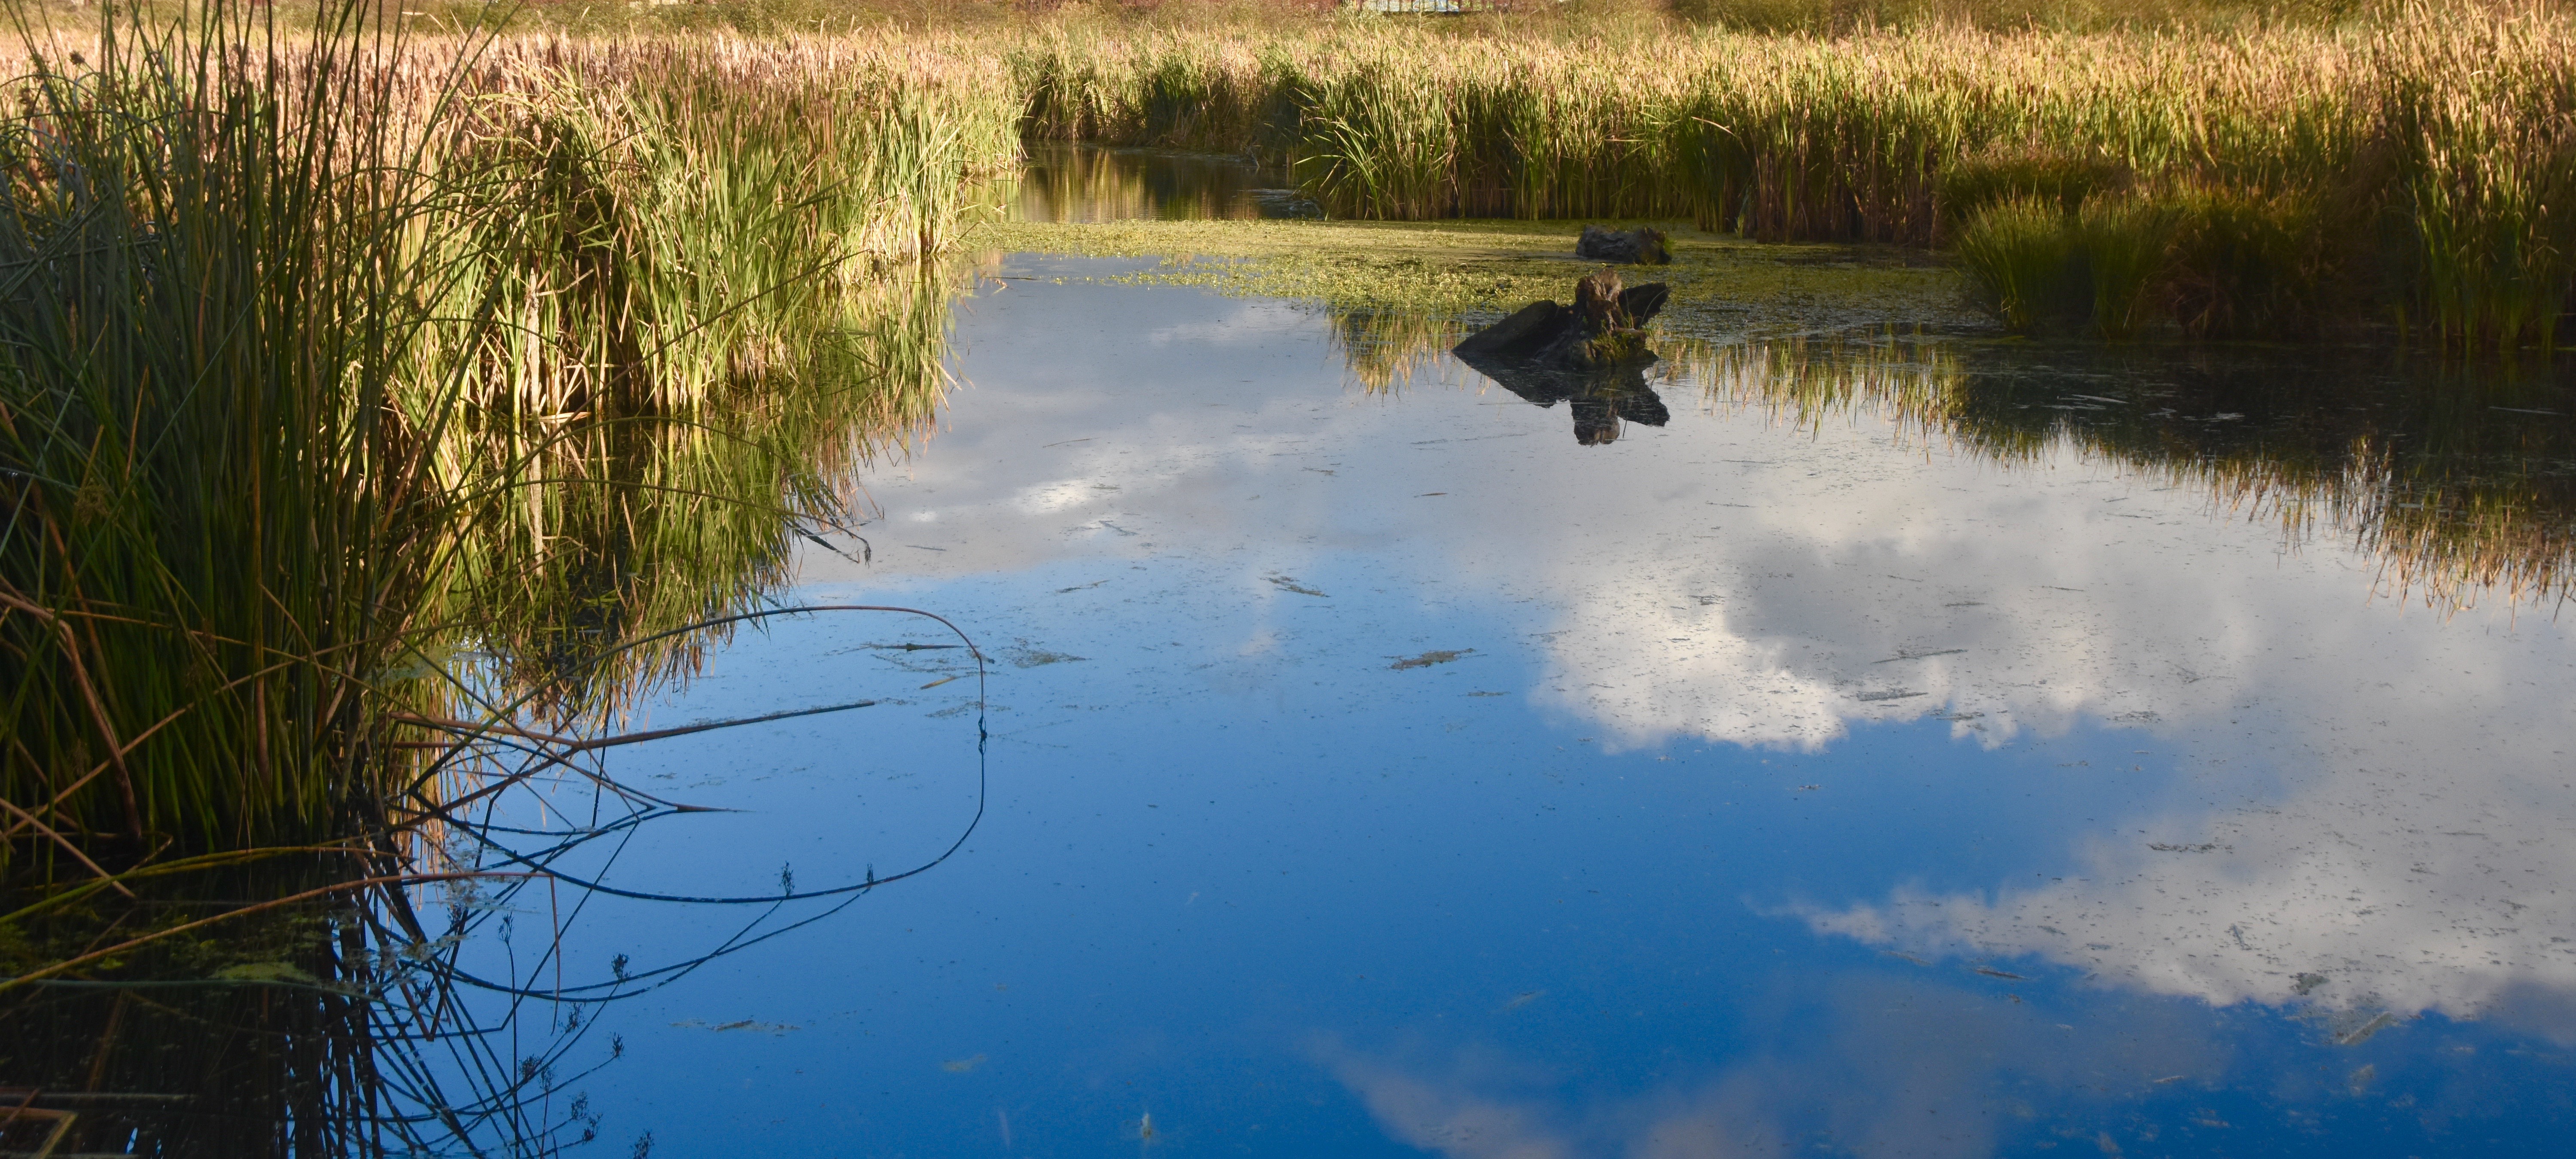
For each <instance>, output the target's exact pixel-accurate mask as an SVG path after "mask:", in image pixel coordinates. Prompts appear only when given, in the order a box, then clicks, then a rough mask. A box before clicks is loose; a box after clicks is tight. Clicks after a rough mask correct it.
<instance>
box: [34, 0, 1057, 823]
mask: <svg viewBox="0 0 2576 1159" xmlns="http://www.w3.org/2000/svg"><path fill="white" fill-rule="evenodd" d="M323 15H324V19H323V20H322V21H321V22H320V23H319V24H317V25H316V26H314V27H312V28H311V29H310V30H309V31H305V32H293V31H289V30H288V29H287V28H285V27H284V26H281V25H279V24H276V23H274V22H273V21H272V16H273V10H270V9H259V10H251V9H247V8H242V7H234V6H229V5H224V4H216V5H210V6H205V7H201V8H198V9H193V10H191V11H190V12H189V13H188V14H187V15H186V16H185V17H184V18H180V19H175V20H174V19H164V18H161V17H155V16H153V15H151V14H150V13H148V12H141V11H138V10H134V9H127V8H115V9H109V10H106V11H105V12H104V13H103V14H102V15H101V16H100V17H99V20H100V24H99V27H98V35H97V36H96V37H95V39H94V42H93V45H94V46H93V47H91V48H89V50H88V51H87V52H86V53H84V54H81V55H74V54H71V53H69V52H58V51H55V50H54V49H53V46H52V45H51V44H50V42H43V41H42V40H41V38H42V36H43V35H46V34H45V33H42V32H41V31H32V32H30V36H31V37H34V38H36V40H34V41H31V43H30V45H29V49H28V53H27V59H28V60H29V61H30V62H31V64H30V71H29V73H28V74H27V75H25V76H24V77H22V78H20V79H19V80H17V81H15V82H12V84H11V85H10V89H11V91H10V93H9V96H10V98H11V102H10V104H9V105H8V106H7V107H8V108H10V109H11V110H14V112H12V113H10V114H8V115H6V116H5V119H0V178H5V180H0V272H5V273H6V275H7V276H6V279H5V280H0V294H5V295H6V296H7V298H8V301H7V304H6V309H5V310H0V339H5V341H0V488H5V489H6V491H5V495H6V498H5V510H6V512H7V516H6V519H5V521H0V688H5V689H6V693H5V698H0V719H5V720H6V722H7V723H6V725H5V728H0V733H5V735H6V737H7V738H8V739H7V751H6V753H5V754H0V800H5V801H7V802H9V804H10V809H9V810H7V812H8V816H7V817H6V818H0V831H5V832H6V835H7V837H8V839H9V841H8V843H7V845H6V849H7V850H17V849H21V848H26V847H27V846H26V844H25V843H26V842H27V841H28V840H29V839H30V838H31V837H33V838H39V839H41V843H40V847H41V848H44V849H46V850H49V851H51V852H49V853H48V854H47V855H46V856H48V857H53V856H63V857H72V858H88V857H90V856H91V854H93V853H96V854H97V855H98V856H100V857H103V858H107V859H109V860H111V861H112V860H114V859H115V858H118V857H134V856H142V855H149V854H150V853H151V852H152V851H154V850H155V849H157V848H160V847H162V846H165V845H168V844H170V843H173V842H176V843H180V844H183V845H187V846H195V847H230V846H239V845H249V844H260V843H268V842H277V841H291V840H298V839H306V838H310V837H312V836H314V835H317V834H322V835H327V834H332V833H336V832H341V831H343V830H345V829H346V828H347V827H348V826H350V825H358V824H372V823H377V822H381V821H383V820H384V819H385V818H384V816H383V814H384V812H385V811H386V810H387V809H388V808H392V807H394V806H393V804H392V802H391V800H390V795H389V793H388V792H387V791H386V787H387V786H388V785H394V784H400V783H402V780H401V776H402V768H403V766H404V763H405V762H404V760H403V759H402V757H401V755H400V753H401V750H400V748H399V744H400V743H402V742H403V741H404V739H405V737H404V733H403V726H401V725H399V724H397V723H396V719H397V717H398V716H399V715H400V713H399V712H398V711H397V710H402V709H407V708H431V707H435V706H436V705H437V704H438V703H439V702H442V701H445V700H447V699H449V698H454V697H466V698H469V699H470V698H471V697H472V696H474V695H477V694H480V693H484V692H489V691H491V689H489V688H488V687H476V686H475V685H474V679H475V678H473V677H470V676H469V675H468V674H464V673H459V672H455V671H452V670H449V671H442V670H441V665H442V664H444V663H445V662H446V658H448V657H450V656H453V655H456V654H458V653H460V652H463V651H465V650H469V649H475V648H482V649H487V650H491V651H497V652H501V653H504V654H505V655H506V656H508V657H509V658H510V660H511V663H510V664H508V665H505V670H506V671H507V672H508V674H509V677H510V678H511V679H517V678H520V677H522V676H525V677H527V678H529V679H538V678H542V677H543V675H544V674H546V673H548V672H550V671H557V670H560V669H561V667H562V665H561V664H559V663H556V661H559V660H560V659H561V658H562V657H563V656H564V655H567V654H568V653H569V652H570V651H571V650H573V649H576V648H582V647H587V648H590V649H592V650H594V651H606V650H608V649H609V648H610V647H611V646H613V645H615V644H618V643H620V642H622V641H621V636H622V635H626V634H634V633H642V634H650V633H652V632H655V631H659V630H662V629H665V628H668V627H672V626H675V625H677V624H681V623H687V622H692V619H691V618H692V617H693V616H697V615H700V614H702V613H705V612H707V611H709V610H711V609H713V610H726V609H729V608H730V607H732V606H733V605H735V604H738V603H740V602H741V601H743V600H745V599H748V598H750V597H749V594H748V593H749V592H750V591H751V590H753V589H755V588H756V587H757V586H758V585H759V584H760V583H761V582H763V581H765V580H769V579H774V578H775V577H776V576H777V574H778V567H779V561H780V560H781V559H783V557H784V550H785V548H784V545H785V544H786V543H787V542H789V541H790V538H791V537H792V536H794V535H796V534H799V533H801V532H810V531H813V530H816V529H818V528H819V527H820V526H822V525H823V524H824V522H825V521H828V520H829V518H830V517H831V516H832V514H833V513H835V512H837V511H838V510H840V509H841V508H842V506H843V504H844V502H845V501H846V499H847V498H848V496H847V495H846V493H844V492H842V491H841V490H839V484H838V476H839V471H840V468H841V467H843V466H845V465H846V464H847V463H848V462H849V461H850V460H851V458H852V457H853V456H855V455H861V454H866V453H870V452H871V449H872V448H873V447H874V446H876V445H878V444H879V443H880V442H882V441H884V440H887V439H895V438H900V437H902V432H903V431H905V430H908V429H911V428H912V426H914V425H917V424H918V423H919V422H920V421H922V420H923V418H924V417H926V415H927V413H928V410H929V408H930V406H931V405H932V403H933V401H934V400H935V398H936V394H937V390H938V387H939V385H940V384H941V383H942V382H944V378H943V377H942V375H941V373H940V371H939V354H938V351H937V345H938V342H939V339H940V338H941V336H942V335H943V333H944V318H945V313H944V303H945V297H944V291H942V290H940V289H938V286H939V283H938V282H937V281H936V280H935V279H925V278H923V277H921V276H919V274H918V272H917V271H918V267H917V263H918V261H919V260H920V259H921V258H923V257H925V256H927V255H930V254H934V253H936V252H938V251H940V250H942V249H944V248H946V247H947V246H949V245H951V244H953V241H954V239H955V236H956V228H957V223H958V221H959V220H960V217H961V215H962V214H963V212H964V211H965V209H966V206H965V204H964V201H963V198H964V193H963V188H964V184H965V178H967V177H968V176H970V175H973V174H976V173H981V172H990V171H992V170H995V169H998V168H1000V167H1002V166H1005V165H1007V164H1008V163H1009V162H1010V161H1011V160H1012V159H1013V158H1014V157H1016V154H1017V142H1016V137H1015V134H1014V131H1013V130H1014V126H1015V121H1016V117H1017V115H1018V111H1019V104H1018V102H1017V101H1016V99H1014V98H1013V97H1012V96H1011V95H1010V94H1009V93H1008V92H1007V90H1006V89H1005V88H1003V87H1000V86H992V85H983V86H978V85H977V84H976V83H975V81H976V77H977V74H975V73H973V72H971V71H968V72H962V73H961V72H954V71H950V70H945V69H944V68H943V67H941V66H940V65H939V62H937V61H935V60H931V59H929V58H925V57H922V56H919V55H918V54H914V53H911V52H909V51H908V50H905V49H903V48H901V47H900V46H893V45H879V46H876V49H875V50H873V51H870V50H861V51H844V50H843V49H841V48H838V47H830V46H816V45H813V44H804V45H785V46H749V45H741V44H735V43H727V42H715V43H700V44H685V45H683V44H670V43H661V44H651V43H589V44H565V43H561V42H551V43H549V42H533V41H510V42H502V43H499V44H484V43H480V42H469V43H466V44H464V45H462V46H458V45H452V44H449V45H439V46H436V47H435V48H434V49H432V50H430V51H423V50H422V49H421V47H420V46H418V45H415V44H411V43H408V42H407V41H406V39H405V38H404V37H403V36H402V35H400V33H399V32H398V30H396V29H394V28H392V27H391V26H387V25H381V24H379V23H378V22H377V19H376V16H377V14H376V10H375V9H374V8H372V7H366V6H357V5H352V6H348V7H341V8H332V7H326V8H325V9H324V10H323ZM31 27H32V26H31ZM93 56H94V57H95V59H92V57H93ZM459 61H462V62H463V65H464V66H463V67H456V62H459ZM935 68H936V69H938V70H939V71H940V73H941V75H939V76H936V77H932V76H927V75H926V74H927V73H928V72H930V71H932V70H933V69H935ZM648 82H649V83H648ZM952 84H954V85H959V86H961V88H960V89H958V90H955V91H952V90H951V89H950V88H949V87H948V86H950V85H952ZM747 95H748V96H750V97H752V98H753V99H746V97H747ZM689 643H690V641H689V640H687V639H685V638H683V639H678V640H675V641H673V642H672V643H671V644H669V645H668V646H667V647H666V648H665V649H663V650H661V651H658V652H656V651H652V650H645V651H643V652H640V653H639V654H638V657H637V659H636V660H635V664H634V667H635V670H636V671H637V672H640V673H644V674H649V673H650V672H653V671H667V670H668V668H669V666H670V664H671V663H674V662H676V661H675V660H674V657H680V656H684V655H685V654H686V651H687V648H688V646H689ZM521 657H533V658H534V660H533V662H530V663H526V664H520V663H518V662H517V661H518V659H519V658H521ZM584 671H589V669H584ZM558 701H559V702H560V703H564V704H572V705H589V706H592V707H596V706H597V705H598V704H599V703H600V701H599V699H598V698H597V697H593V696H591V695H590V693H589V692H587V691H584V690H572V691H567V692H565V693H564V694H563V695H562V696H561V697H559V698H558ZM389 746H391V747H389ZM0 856H14V854H0Z"/></svg>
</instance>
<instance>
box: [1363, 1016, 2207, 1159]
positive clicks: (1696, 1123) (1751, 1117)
mask: <svg viewBox="0 0 2576 1159" xmlns="http://www.w3.org/2000/svg"><path fill="white" fill-rule="evenodd" d="M1775 997H1777V998H1779V999H1780V1001H1781V1003H1782V1005H1783V1006H1785V1007H1787V1008H1790V1009H1795V1010H1799V1011H1802V1012H1803V1014H1802V1015H1801V1016H1799V1017H1798V1018H1797V1019H1795V1020H1794V1021H1793V1023H1792V1024H1790V1025H1786V1026H1781V1027H1778V1028H1776V1030H1775V1035H1774V1037H1775V1038H1776V1041H1774V1042H1772V1043H1770V1044H1769V1045H1768V1046H1767V1047H1763V1048H1757V1049H1755V1050H1752V1051H1749V1052H1747V1056H1746V1057H1743V1058H1741V1059H1739V1060H1738V1061H1736V1062H1735V1063H1734V1064H1733V1065H1731V1066H1729V1067H1727V1068H1726V1069H1724V1070H1722V1071H1719V1072H1717V1073H1714V1074H1710V1075H1706V1076H1703V1077H1699V1078H1695V1079H1682V1080H1678V1081H1667V1082H1664V1083H1661V1084H1658V1085H1655V1086H1652V1087H1650V1088H1648V1089H1646V1090H1643V1091H1638V1092H1634V1093H1629V1094H1621V1095H1604V1094H1599V1093H1586V1092H1585V1091H1584V1090H1583V1088H1584V1087H1585V1086H1587V1085H1591V1084H1585V1083H1582V1082H1579V1081H1577V1082H1569V1081H1566V1080H1567V1079H1568V1078H1569V1077H1576V1078H1580V1076H1567V1075H1561V1074H1553V1073H1550V1072H1547V1071H1545V1070H1543V1069H1541V1068H1538V1067H1536V1066H1534V1065H1532V1064H1530V1063H1528V1062H1525V1061H1515V1060H1511V1059H1507V1058H1505V1057H1503V1056H1500V1055H1499V1054H1498V1053H1497V1052H1495V1051H1493V1050H1491V1049H1467V1050H1451V1051H1445V1052H1444V1051H1440V1050H1437V1049H1430V1048H1426V1047H1425V1046H1423V1045H1422V1044H1419V1043H1416V1044H1411V1045H1409V1046H1399V1047H1397V1048H1394V1049H1388V1050H1382V1051H1377V1052H1368V1051H1361V1050H1355V1049H1352V1048H1350V1047H1348V1046H1345V1045H1343V1044H1342V1043H1340V1042H1339V1041H1336V1040H1330V1039H1327V1040H1324V1041H1322V1042H1320V1043H1319V1044H1318V1045H1317V1046H1316V1047H1315V1048H1314V1054H1315V1056H1316V1058H1317V1060H1318V1061H1319V1062H1321V1063H1322V1064H1324V1066H1325V1067H1326V1068H1327V1069H1329V1070H1330V1071H1331V1072H1332V1074H1333V1076H1334V1077H1335V1078H1336V1079H1338V1080H1339V1081H1340V1082H1341V1083H1342V1084H1343V1086H1345V1087H1346V1088H1348V1089H1349V1090H1350V1091H1351V1092H1352V1093H1353V1094H1355V1095H1357V1096H1358V1097H1359V1098H1360V1100H1361V1102H1362V1104H1363V1105H1364V1106H1366V1107H1367V1108H1368V1111H1369V1114H1370V1115H1371V1116H1372V1117H1373V1118H1374V1119H1375V1120H1376V1121H1377V1124H1378V1126H1379V1128H1380V1129H1381V1130H1384V1131H1385V1132H1386V1133H1387V1135H1388V1136H1389V1137H1390V1138H1393V1139H1396V1140H1399V1141H1401V1142H1403V1143H1406V1144H1409V1145H1411V1146H1414V1147H1419V1148H1421V1149H1423V1150H1425V1151H1429V1152H1433V1153H1435V1154H1440V1155H1444V1156H1449V1157H1451V1159H1556V1157H1558V1156H1621V1157H1625V1159H1731V1157H1734V1156H1757V1155H1759V1156H1777V1155H1782V1154H1788V1153H1793V1152H1798V1151H1803V1150H1810V1149H1812V1148H1813V1147H1815V1146H1818V1145H1822V1146H1824V1147H1825V1148H1826V1149H1827V1150H1829V1151H1831V1153H1834V1154H1856V1155H1904V1156H1920V1157H1923V1159H1949V1157H1959V1159H1966V1157H1969V1156H1978V1155H1988V1154H1992V1153H1994V1151H1995V1150H1996V1149H1997V1146H1998V1144H1999V1143H2001V1142H2004V1141H2007V1140H2009V1139H2011V1138H2013V1137H2016V1136H2037V1137H2040V1138H2051V1137H2057V1138H2070V1139H2073V1140H2075V1141H2076V1142H2077V1143H2078V1145H2080V1146H2083V1147H2085V1149H2087V1150H2091V1149H2093V1147H2094V1146H2096V1136H2097V1135H2098V1134H2099V1133H2100V1126H2099V1125H2100V1124H2101V1123H2102V1122H2103V1121H2104V1120H2105V1119H2106V1118H2108V1117H2110V1116H2108V1115H2106V1113H2105V1112H2106V1111H2108V1110H2111V1109H2114V1108H2117V1107H2119V1106H2121V1105H2123V1104H2125V1103H2129V1102H2132V1101H2134V1100H2136V1099H2138V1098H2140V1097H2141V1096H2143V1095H2146V1094H2149V1093H2155V1092H2168V1091H2177V1090H2180V1091H2188V1090H2193V1089H2197V1088H2203V1087H2207V1086H2212V1085H2215V1084H2216V1083H2218V1081H2219V1080H2220V1079H2222V1078H2223V1077H2224V1076H2225V1075H2226V1074H2227V1072H2228V1071H2229V1070H2230V1069H2231V1067H2232V1066H2233V1065H2234V1063H2235V1056H2234V1054H2233V1053H2232V1052H2231V1050H2230V1049H2229V1048H2228V1047H2227V1046H2226V1045H2224V1044H2223V1043H2221V1042H2219V1041H2216V1040H2214V1039H2212V1038H2211V1037H2210V1036H2209V1035H2208V1034H2207V1032H2206V1029H2205V1028H2203V1027H2198V1026H2195V1025H2194V1024H2193V1023H2194V1021H2195V1020H2189V1019H2185V1018H2178V1017H2174V1016H2173V1015H2174V1013H2175V1012H2174V1011H2173V1010H2172V1009H2171V1008H2167V1007H2156V1006H2149V1007H2147V1008H2144V1009H2130V1010H2115V1011H2105V1012H2097V1013H2096V1014H2095V1016H2094V1017H2091V1018H2088V1019H2087V1020H2086V1024H2085V1025H2083V1026H2081V1027H2078V1026H2074V1025H2070V1024H2065V1023H2061V1022H2059V1021H2057V1019H2058V1018H2059V1017H2060V1016H2059V1015H2058V1014H2056V1013H2052V1012H2049V1011H2047V1010H2044V1009H2043V1008H2041V1007H2039V1006H2035V1005H2031V1004H2027V1003H2023V1002H2019V1001H2015V1000H2013V999H2011V998H2009V997H2006V996H2004V995H1999V994H1980V993H1974V992H1970V991H1966V990H1961V989H1958V988H1955V987H1951V986H1946V985H1942V984H1939V983H1933V982H1926V981H1921V980H1915V979H1905V978H1899V977H1891V976H1886V975H1877V974H1855V975H1847V976H1842V977H1834V978H1827V979H1823V980H1821V981H1819V982H1817V983H1814V984H1812V985H1800V986H1799V987H1798V988H1797V989H1796V991H1795V992H1794V993H1792V994H1788V995H1779V996H1775ZM2134 1142H2135V1139H2134V1138H2133V1139H2132V1143H2133V1144H2134Z"/></svg>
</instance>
